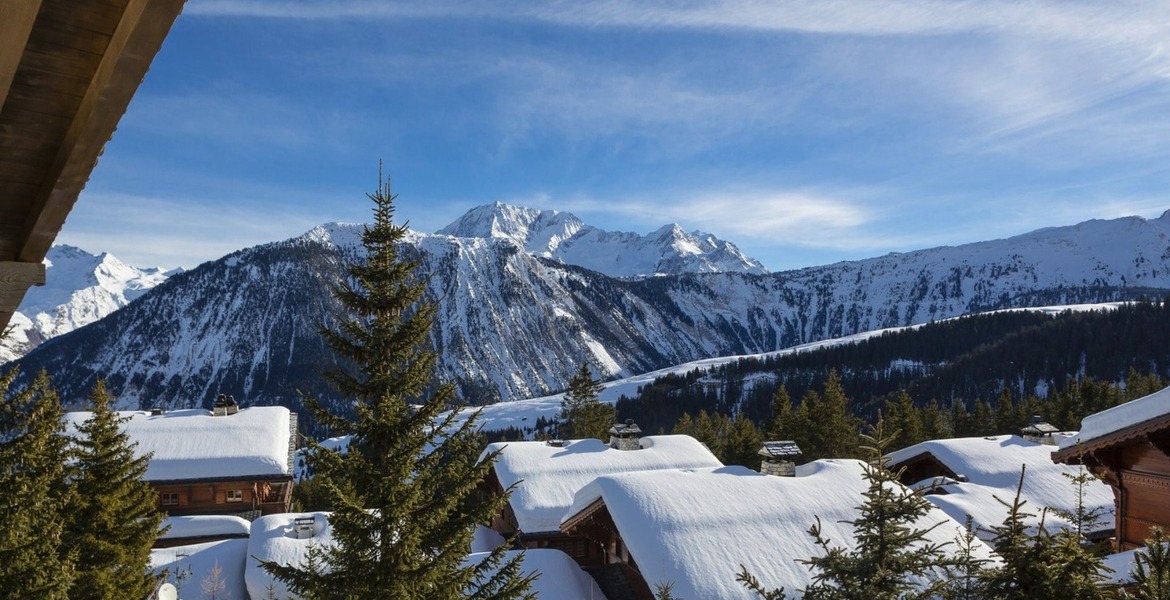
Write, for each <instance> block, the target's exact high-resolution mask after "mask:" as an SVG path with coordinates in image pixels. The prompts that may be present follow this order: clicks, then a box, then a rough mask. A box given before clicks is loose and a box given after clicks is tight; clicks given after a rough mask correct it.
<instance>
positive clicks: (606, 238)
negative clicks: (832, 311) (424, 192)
mask: <svg viewBox="0 0 1170 600" xmlns="http://www.w3.org/2000/svg"><path fill="white" fill-rule="evenodd" d="M438 233H440V234H443V235H450V236H454V237H465V238H505V239H511V240H513V241H515V242H516V243H517V244H518V245H519V246H520V247H522V248H524V250H525V251H527V252H529V253H531V254H533V255H535V256H539V257H542V258H550V259H553V260H556V261H558V262H562V263H565V264H569V265H576V266H579V267H585V268H587V269H591V270H593V271H597V272H599V273H604V274H606V275H609V276H610V277H639V276H648V275H679V274H682V273H720V272H741V273H754V274H762V273H767V269H765V268H764V266H763V265H761V264H760V263H759V262H758V261H756V260H755V259H753V258H749V257H748V256H746V255H745V254H743V253H742V252H740V250H739V248H736V247H735V245H734V244H732V243H731V242H725V241H723V240H720V239H718V238H716V237H715V236H713V235H711V234H709V233H703V232H701V231H694V232H691V233H687V232H685V231H683V229H682V228H681V227H679V226H678V225H666V226H664V227H662V228H660V229H659V230H658V231H655V232H652V233H649V234H647V235H644V236H642V235H638V234H636V233H624V232H611V231H603V230H601V229H598V228H596V227H593V226H590V225H586V224H585V223H584V222H582V221H581V220H580V219H578V218H577V217H575V216H573V215H571V214H569V213H564V212H558V211H555V210H537V209H533V208H524V207H519V206H512V205H508V204H502V203H499V202H497V203H495V204H487V205H484V206H480V207H477V208H474V209H472V210H471V211H469V212H468V213H467V214H465V215H463V216H462V217H460V218H459V219H457V220H456V221H455V222H454V223H451V224H450V225H448V226H446V227H444V228H443V229H440V230H439V232H438Z"/></svg>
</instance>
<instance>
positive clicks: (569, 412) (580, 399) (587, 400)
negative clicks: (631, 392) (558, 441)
mask: <svg viewBox="0 0 1170 600" xmlns="http://www.w3.org/2000/svg"><path fill="white" fill-rule="evenodd" d="M600 393H601V382H600V381H598V380H596V379H594V378H593V373H592V372H591V371H590V370H589V363H581V366H580V368H578V369H577V374H576V375H574V376H573V378H572V379H570V380H569V389H568V390H567V391H566V392H565V397H564V399H563V400H561V413H560V415H558V416H559V418H560V421H561V425H560V429H559V434H560V436H561V437H562V438H566V439H582V438H597V439H599V440H602V441H605V439H606V434H608V433H609V430H610V428H611V427H613V424H614V420H615V418H616V413H615V412H614V408H613V405H612V404H606V403H604V402H600V401H599V400H598V399H597V395H598V394H600Z"/></svg>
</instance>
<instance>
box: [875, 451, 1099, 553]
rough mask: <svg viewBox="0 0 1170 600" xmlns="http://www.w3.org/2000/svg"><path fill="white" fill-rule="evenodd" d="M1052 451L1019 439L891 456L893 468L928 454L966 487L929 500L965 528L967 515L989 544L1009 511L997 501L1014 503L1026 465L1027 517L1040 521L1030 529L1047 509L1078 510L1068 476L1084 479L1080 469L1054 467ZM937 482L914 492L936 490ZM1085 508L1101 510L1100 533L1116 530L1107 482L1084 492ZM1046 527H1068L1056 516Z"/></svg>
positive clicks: (952, 485)
mask: <svg viewBox="0 0 1170 600" xmlns="http://www.w3.org/2000/svg"><path fill="white" fill-rule="evenodd" d="M1054 448H1055V447H1054V446H1045V445H1042V444H1037V443H1034V442H1029V441H1027V440H1025V439H1023V438H1021V437H1019V436H1015V435H1000V436H991V437H974V438H955V439H946V440H933V441H928V442H922V443H921V444H915V445H913V446H910V447H908V448H903V449H901V450H898V451H897V452H892V453H890V455H889V461H890V462H889V463H888V464H889V465H890V466H891V468H892V467H894V466H896V465H897V464H898V463H902V462H904V461H906V460H909V459H911V458H913V457H915V456H918V455H920V454H924V453H929V454H931V455H933V456H934V457H935V459H937V460H938V461H939V462H940V463H942V464H943V465H945V466H946V467H947V468H948V469H950V470H951V471H952V472H954V473H955V474H956V475H962V476H966V478H967V481H965V482H953V481H944V482H941V483H942V485H941V486H939V487H941V489H943V490H945V491H946V492H947V493H945V494H930V495H928V496H927V499H928V500H930V501H931V502H933V503H934V504H935V505H936V506H938V507H939V508H941V509H942V510H943V511H945V512H946V513H947V514H948V515H950V516H951V518H952V519H954V520H956V521H958V522H959V523H962V522H964V521H965V519H966V517H967V515H970V516H971V519H972V522H973V524H974V525H975V526H976V527H977V528H979V530H980V531H979V534H980V537H982V538H984V539H990V538H991V537H992V534H990V533H989V532H988V531H987V529H988V528H989V527H991V526H993V525H998V524H1000V523H1002V522H1003V520H1004V518H1005V517H1006V516H1007V508H1006V507H1005V506H1004V505H1002V504H1000V503H999V502H997V501H996V498H997V497H998V498H999V499H1000V500H1003V501H1004V502H1011V501H1012V499H1013V498H1015V494H1016V488H1017V486H1018V485H1019V481H1020V469H1021V468H1022V467H1023V466H1024V465H1027V467H1028V468H1027V474H1026V476H1025V477H1024V486H1023V488H1022V490H1021V492H1020V498H1021V499H1022V500H1025V501H1026V502H1027V505H1025V507H1024V511H1025V512H1028V513H1034V514H1036V516H1034V517H1032V518H1029V519H1025V522H1026V523H1027V524H1028V526H1029V527H1035V526H1037V525H1038V524H1039V513H1040V512H1041V510H1042V509H1044V508H1058V509H1061V510H1066V511H1072V510H1074V509H1075V507H1076V487H1075V485H1074V484H1073V482H1072V481H1071V480H1069V478H1068V477H1067V476H1066V475H1069V476H1075V475H1077V474H1079V473H1081V469H1080V467H1076V466H1071V465H1063V464H1056V463H1053V462H1052V451H1053V449H1054ZM934 486H935V481H934V480H933V479H929V480H925V481H922V482H920V483H918V484H915V487H934ZM1085 505H1086V507H1087V508H1088V509H1100V510H1102V511H1104V512H1105V514H1103V515H1102V523H1101V525H1100V527H1101V528H1102V529H1106V528H1110V529H1111V528H1112V527H1113V491H1112V490H1111V489H1110V488H1109V486H1108V485H1107V484H1105V483H1104V482H1101V481H1098V480H1094V481H1092V482H1091V483H1090V484H1089V485H1088V486H1086V488H1085ZM1044 522H1045V526H1046V527H1047V528H1048V529H1050V530H1051V529H1052V528H1053V527H1058V528H1063V527H1067V526H1068V525H1069V523H1068V522H1067V521H1065V520H1064V519H1061V518H1060V517H1057V516H1056V515H1054V514H1048V515H1047V516H1046V517H1045V520H1044Z"/></svg>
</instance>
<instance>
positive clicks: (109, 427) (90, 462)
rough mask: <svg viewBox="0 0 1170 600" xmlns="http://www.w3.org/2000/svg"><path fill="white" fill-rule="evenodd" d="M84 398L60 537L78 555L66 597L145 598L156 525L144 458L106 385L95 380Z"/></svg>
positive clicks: (150, 585) (151, 579)
mask: <svg viewBox="0 0 1170 600" xmlns="http://www.w3.org/2000/svg"><path fill="white" fill-rule="evenodd" d="M89 399H90V402H91V403H92V404H93V415H92V416H91V417H90V418H89V420H87V421H86V422H84V423H82V424H81V425H79V426H78V428H77V429H78V433H79V434H81V435H80V437H79V438H78V439H77V440H76V442H75V443H76V447H77V450H76V452H75V458H76V471H77V475H76V478H75V479H74V481H73V487H74V490H75V491H76V493H75V494H74V496H73V506H71V507H70V511H69V515H68V519H67V526H66V530H65V537H64V547H65V548H66V549H68V550H69V551H72V552H75V553H76V559H77V571H76V579H75V580H74V581H73V588H72V590H71V591H70V593H69V597H70V598H83V599H84V598H93V599H95V600H97V599H103V598H116V597H126V598H145V597H146V596H148V595H149V594H150V593H151V591H153V588H154V583H155V581H154V580H155V578H154V577H153V576H152V575H151V574H150V573H149V571H148V568H149V563H150V548H151V546H152V545H153V544H154V540H155V538H156V537H157V536H158V529H159V525H160V524H161V522H162V514H161V513H159V512H158V510H157V509H156V507H155V498H156V496H155V492H154V490H153V489H152V488H151V487H150V484H148V483H146V481H145V480H144V479H143V476H144V475H145V474H146V468H147V466H148V464H149V460H150V459H149V457H146V456H139V457H135V456H134V447H135V444H134V443H133V442H131V441H130V438H129V437H128V436H127V435H126V434H125V432H123V431H122V430H121V423H122V422H123V421H124V419H120V418H119V417H118V414H117V413H116V412H115V411H114V410H113V409H111V408H110V402H111V399H110V396H109V394H108V393H107V392H106V386H105V382H103V381H100V380H99V381H98V382H97V385H95V386H94V388H93V391H92V393H91V394H90V397H89Z"/></svg>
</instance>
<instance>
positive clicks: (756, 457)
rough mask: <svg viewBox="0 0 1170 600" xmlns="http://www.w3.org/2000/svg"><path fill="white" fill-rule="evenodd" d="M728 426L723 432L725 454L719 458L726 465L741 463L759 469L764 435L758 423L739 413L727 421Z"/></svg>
mask: <svg viewBox="0 0 1170 600" xmlns="http://www.w3.org/2000/svg"><path fill="white" fill-rule="evenodd" d="M726 427H727V431H726V432H725V433H724V434H723V438H724V441H723V455H722V456H720V457H719V460H720V461H722V462H723V464H725V465H741V466H744V467H747V468H749V469H752V470H755V471H759V470H760V461H761V460H762V459H761V457H760V446H762V445H763V437H762V436H760V430H759V429H757V428H756V424H755V423H752V421H751V419H748V418H747V417H745V416H743V415H742V414H738V415H736V416H735V418H734V419H731V420H729V421H726Z"/></svg>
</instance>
